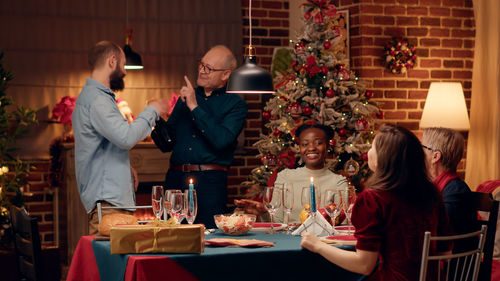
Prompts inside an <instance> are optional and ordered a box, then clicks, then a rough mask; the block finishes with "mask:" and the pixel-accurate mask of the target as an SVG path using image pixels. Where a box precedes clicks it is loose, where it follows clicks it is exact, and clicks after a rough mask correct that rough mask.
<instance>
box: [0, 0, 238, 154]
mask: <svg viewBox="0 0 500 281" xmlns="http://www.w3.org/2000/svg"><path fill="white" fill-rule="evenodd" d="M127 2H128V4H127ZM127 7H128V9H127ZM241 13H242V10H241V1H235V0H210V1H206V0H168V1H165V0H147V1H144V0H106V1H102V0H68V1H60V0H45V1H31V0H16V1H2V5H0V26H1V27H2V28H0V38H1V40H0V50H4V51H5V57H4V59H5V61H6V64H7V65H8V66H9V68H10V70H12V71H13V72H14V79H13V80H12V81H11V83H10V84H9V85H10V87H9V89H8V91H7V94H8V95H9V96H12V97H13V98H14V100H15V101H16V102H17V103H18V104H20V105H22V106H25V107H29V108H33V109H36V110H38V114H37V115H38V118H39V121H40V125H38V127H37V128H36V129H35V131H34V132H33V133H32V134H31V135H30V137H29V139H26V140H24V141H21V142H20V143H19V145H18V146H20V147H22V151H21V156H22V157H24V158H47V157H48V153H49V144H50V142H51V140H52V139H54V138H56V137H58V136H60V135H62V131H63V127H62V125H60V124H57V123H51V122H50V116H51V114H50V113H51V111H52V109H53V108H54V106H55V105H56V104H57V103H58V102H59V100H60V99H61V98H62V97H64V96H67V95H69V96H73V97H77V96H78V94H79V93H80V90H81V88H82V86H83V85H84V84H85V78H86V77H88V76H89V67H88V64H87V53H88V50H89V49H90V48H91V47H92V46H93V45H94V44H95V43H96V42H98V41H100V40H110V41H113V42H115V43H117V44H119V45H120V46H123V45H124V43H125V37H126V29H127V27H129V28H132V29H133V44H132V49H133V50H134V51H135V52H137V53H139V54H140V55H141V56H142V60H143V64H144V70H129V71H127V76H126V77H125V90H124V91H122V92H119V93H117V97H119V98H123V99H125V100H126V101H127V102H128V104H129V105H130V107H131V109H132V112H133V113H134V115H135V116H137V115H139V113H140V112H141V111H142V110H143V109H144V108H145V107H146V101H147V100H149V99H152V98H158V97H162V98H169V97H170V95H171V92H172V91H176V92H178V90H179V89H180V88H181V87H182V86H183V85H184V79H183V76H184V75H187V76H188V77H189V79H190V80H191V82H192V83H193V84H195V82H196V77H197V60H198V59H200V58H201V57H202V56H203V54H204V53H205V52H206V51H207V50H208V49H209V48H210V47H211V46H214V45H218V44H224V45H226V46H228V47H229V48H230V49H231V50H232V51H233V52H234V54H235V56H236V57H237V58H238V59H240V61H241V60H242V49H243V48H242V31H243V28H242V20H241V19H242V18H241ZM127 15H128V16H127ZM127 17H128V20H127ZM127 22H128V25H127Z"/></svg>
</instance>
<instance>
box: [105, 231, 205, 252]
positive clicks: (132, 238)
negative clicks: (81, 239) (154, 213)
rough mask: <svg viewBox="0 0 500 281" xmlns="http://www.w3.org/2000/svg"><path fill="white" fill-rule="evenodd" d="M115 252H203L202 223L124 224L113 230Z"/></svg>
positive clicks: (203, 236)
mask: <svg viewBox="0 0 500 281" xmlns="http://www.w3.org/2000/svg"><path fill="white" fill-rule="evenodd" d="M110 241H111V254H129V253H198V254H201V253H203V250H204V245H205V228H204V226H203V225H201V224H194V225H176V226H148V225H120V226H114V227H112V228H111V231H110Z"/></svg>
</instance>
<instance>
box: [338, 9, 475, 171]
mask: <svg viewBox="0 0 500 281" xmlns="http://www.w3.org/2000/svg"><path fill="white" fill-rule="evenodd" d="M335 2H336V4H337V5H338V7H339V8H348V9H349V11H350V14H351V17H350V24H351V26H350V32H351V34H350V40H351V64H352V68H353V69H354V70H355V71H357V73H358V74H359V76H360V77H361V78H362V79H364V80H365V81H368V82H369V83H370V84H371V88H372V89H373V90H374V92H375V98H376V100H377V101H379V102H380V105H381V108H382V109H383V111H384V113H385V116H384V119H383V121H384V122H390V123H395V124H398V125H401V126H404V127H407V128H408V129H410V130H412V131H414V132H415V133H416V134H417V135H418V136H421V131H420V130H419V121H420V117H421V115H422V110H423V107H424V104H425V98H426V96H427V91H428V88H429V85H430V83H431V82H433V81H454V82H455V81H456V82H462V85H463V88H464V94H465V98H466V102H467V105H468V107H469V106H470V95H471V84H472V82H471V81H472V63H473V58H474V35H475V28H474V12H473V8H472V0H364V1H354V0H338V1H335ZM393 36H394V37H405V38H408V39H409V41H410V42H411V43H412V44H413V45H414V46H415V47H416V49H417V56H418V58H417V63H416V65H415V67H414V68H413V69H412V70H410V71H409V72H407V73H406V74H392V73H390V72H389V71H388V70H387V69H386V68H385V67H384V61H383V59H382V56H383V51H384V45H385V44H386V43H387V42H388V41H389V40H390V39H391V37H393ZM464 136H465V137H467V134H466V133H465V134H464ZM464 168H465V166H464V161H462V164H461V165H460V166H459V170H460V172H461V173H462V175H463V173H464Z"/></svg>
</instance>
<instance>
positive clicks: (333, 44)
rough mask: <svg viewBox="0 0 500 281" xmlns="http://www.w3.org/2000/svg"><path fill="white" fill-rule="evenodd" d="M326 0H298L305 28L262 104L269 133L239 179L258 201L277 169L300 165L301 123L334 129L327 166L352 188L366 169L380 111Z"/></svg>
mask: <svg viewBox="0 0 500 281" xmlns="http://www.w3.org/2000/svg"><path fill="white" fill-rule="evenodd" d="M329 2H330V1H329V0H308V1H307V2H306V3H304V4H302V8H303V11H304V15H303V21H304V22H305V25H304V31H303V33H302V34H301V35H299V36H298V40H297V42H294V50H293V52H292V59H291V63H290V64H289V67H288V68H287V69H286V71H284V72H283V73H279V74H278V75H277V76H276V78H275V89H276V93H275V94H274V97H272V98H271V99H270V100H269V101H268V102H267V104H266V106H265V108H264V112H263V118H264V119H265V120H268V122H267V123H266V124H265V127H266V128H267V130H268V134H267V135H261V138H260V140H258V141H257V142H256V143H255V144H254V146H255V147H257V148H258V151H259V155H258V156H257V157H260V158H261V161H262V165H261V166H259V167H257V168H255V169H253V170H252V172H251V175H250V177H249V180H248V181H246V182H244V183H243V185H245V186H248V187H249V188H248V189H247V192H248V194H247V195H248V197H250V198H254V199H259V197H260V195H261V194H262V187H263V186H266V185H268V184H272V182H273V180H274V179H275V176H276V174H277V173H278V172H279V171H280V170H282V169H284V168H296V167H299V166H301V161H300V157H299V155H298V152H299V146H298V144H297V141H298V140H297V139H296V138H295V134H294V133H295V131H296V130H297V128H298V127H299V126H300V125H302V124H304V123H318V124H324V125H328V126H331V127H332V129H333V130H334V132H335V135H334V138H333V139H331V140H330V148H331V149H330V151H329V152H330V153H331V154H330V155H331V156H330V157H331V158H330V159H329V161H328V163H327V167H328V168H329V169H331V170H333V171H335V172H337V173H339V174H343V175H345V176H346V177H347V178H348V179H349V181H350V182H351V183H352V184H354V185H355V186H359V184H360V182H361V181H362V180H363V179H364V178H366V177H367V175H368V173H369V170H368V167H367V163H366V161H367V154H366V152H367V151H368V149H369V148H370V145H371V141H372V139H373V136H374V127H375V123H376V118H378V117H380V116H381V114H382V112H381V111H380V110H379V108H378V107H377V104H376V103H375V102H373V101H371V100H370V98H372V97H373V92H371V91H368V90H367V89H366V88H365V86H364V84H363V83H362V82H361V81H360V80H359V79H358V77H357V76H356V75H355V73H354V72H353V71H351V70H349V69H348V67H347V64H348V58H346V55H345V51H344V50H345V48H346V47H345V40H346V36H345V32H343V30H342V28H343V25H344V24H343V22H342V19H343V18H342V16H341V15H339V14H337V11H336V7H335V6H334V5H331V4H329Z"/></svg>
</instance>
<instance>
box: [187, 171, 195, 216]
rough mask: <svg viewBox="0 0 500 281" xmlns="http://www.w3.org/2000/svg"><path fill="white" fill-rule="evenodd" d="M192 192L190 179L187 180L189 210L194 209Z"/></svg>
mask: <svg viewBox="0 0 500 281" xmlns="http://www.w3.org/2000/svg"><path fill="white" fill-rule="evenodd" d="M193 190H194V185H193V179H192V178H191V179H189V192H188V200H189V201H188V202H189V209H191V210H193V209H194V202H193V201H194V200H193Z"/></svg>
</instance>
